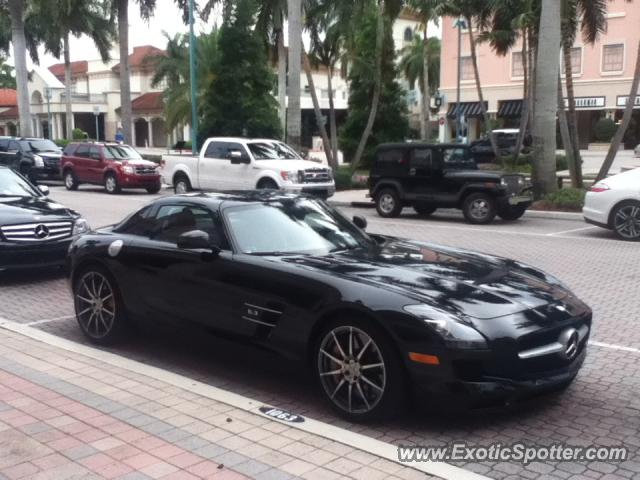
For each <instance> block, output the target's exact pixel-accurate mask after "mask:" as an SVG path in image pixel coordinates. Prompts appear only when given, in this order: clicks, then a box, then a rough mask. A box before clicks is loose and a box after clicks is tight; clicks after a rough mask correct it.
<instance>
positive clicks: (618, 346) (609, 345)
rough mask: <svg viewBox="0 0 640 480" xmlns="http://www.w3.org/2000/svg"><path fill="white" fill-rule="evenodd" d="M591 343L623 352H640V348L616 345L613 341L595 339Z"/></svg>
mask: <svg viewBox="0 0 640 480" xmlns="http://www.w3.org/2000/svg"><path fill="white" fill-rule="evenodd" d="M589 345H595V346H596V347H600V348H609V349H611V350H621V351H623V352H631V353H640V348H633V347H625V346H624V345H614V344H612V343H604V342H596V341H594V340H590V341H589Z"/></svg>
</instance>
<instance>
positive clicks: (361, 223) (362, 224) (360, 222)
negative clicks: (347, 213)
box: [353, 215, 367, 230]
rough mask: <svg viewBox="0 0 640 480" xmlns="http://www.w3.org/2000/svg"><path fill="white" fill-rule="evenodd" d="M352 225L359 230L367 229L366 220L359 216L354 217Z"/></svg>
mask: <svg viewBox="0 0 640 480" xmlns="http://www.w3.org/2000/svg"><path fill="white" fill-rule="evenodd" d="M353 224H354V225H355V226H356V227H358V228H359V229H361V230H364V229H366V228H367V219H366V218H364V217H361V216H360V215H354V217H353Z"/></svg>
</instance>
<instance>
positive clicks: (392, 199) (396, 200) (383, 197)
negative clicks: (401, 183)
mask: <svg viewBox="0 0 640 480" xmlns="http://www.w3.org/2000/svg"><path fill="white" fill-rule="evenodd" d="M376 211H377V212H378V215H380V216H381V217H383V218H393V217H397V216H398V215H400V212H402V201H401V200H400V196H399V195H398V192H397V191H396V189H394V188H383V189H382V190H380V191H379V192H378V193H377V194H376Z"/></svg>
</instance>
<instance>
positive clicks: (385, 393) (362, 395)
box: [315, 318, 406, 421]
mask: <svg viewBox="0 0 640 480" xmlns="http://www.w3.org/2000/svg"><path fill="white" fill-rule="evenodd" d="M315 356H316V374H317V377H318V380H319V382H320V386H321V389H322V393H323V395H324V397H325V398H326V400H327V401H328V402H329V403H330V404H331V406H332V407H333V408H334V409H335V410H336V411H337V412H338V413H339V414H340V415H342V416H343V417H345V418H347V419H349V420H351V421H366V420H371V419H380V418H388V417H390V416H392V415H394V414H395V415H397V414H398V412H400V411H401V410H402V405H403V403H404V401H405V393H406V391H405V390H406V389H405V381H404V371H403V370H402V367H401V364H400V359H399V358H398V356H397V354H396V352H395V350H394V348H393V347H392V345H391V343H390V341H389V339H388V338H387V337H386V336H385V334H384V333H383V332H382V330H380V329H379V328H377V327H376V326H374V325H372V324H371V323H370V322H366V321H363V320H359V319H349V318H342V319H339V320H336V321H334V322H332V323H331V324H330V325H328V326H327V327H326V328H325V329H324V330H323V331H322V334H321V335H320V337H319V341H318V343H317V345H316V350H315Z"/></svg>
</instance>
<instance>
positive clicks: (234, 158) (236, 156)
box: [228, 150, 249, 165]
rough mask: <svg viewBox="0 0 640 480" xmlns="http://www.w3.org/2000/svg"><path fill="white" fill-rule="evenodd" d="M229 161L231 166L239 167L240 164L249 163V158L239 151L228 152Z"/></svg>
mask: <svg viewBox="0 0 640 480" xmlns="http://www.w3.org/2000/svg"><path fill="white" fill-rule="evenodd" d="M228 157H229V160H231V163H232V164H233V165H240V164H241V163H249V157H246V156H244V155H242V152H241V151H240V150H230V151H229V154H228Z"/></svg>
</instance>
